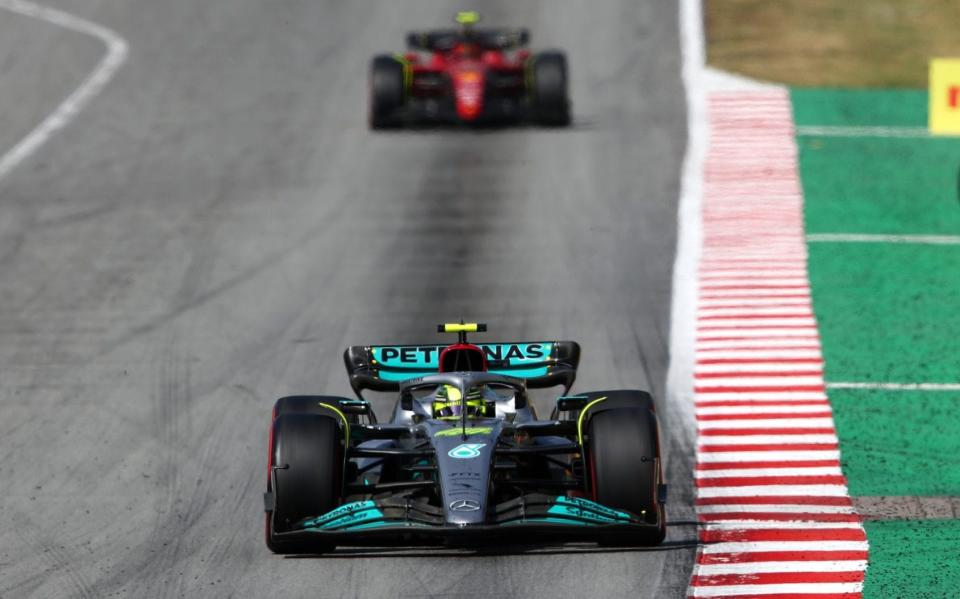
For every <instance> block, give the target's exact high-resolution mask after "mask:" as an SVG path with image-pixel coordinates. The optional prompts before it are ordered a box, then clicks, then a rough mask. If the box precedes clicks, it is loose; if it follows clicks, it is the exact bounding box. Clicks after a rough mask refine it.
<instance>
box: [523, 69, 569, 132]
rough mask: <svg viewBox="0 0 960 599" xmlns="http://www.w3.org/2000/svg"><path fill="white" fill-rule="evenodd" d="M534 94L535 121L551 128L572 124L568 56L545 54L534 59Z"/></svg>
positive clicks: (532, 94) (532, 91) (532, 93)
mask: <svg viewBox="0 0 960 599" xmlns="http://www.w3.org/2000/svg"><path fill="white" fill-rule="evenodd" d="M531 68H532V69H533V73H532V80H531V82H532V85H533V89H532V90H530V91H531V96H532V104H533V113H534V118H535V119H536V121H537V122H538V123H539V124H541V125H545V126H548V127H565V126H567V125H569V124H570V99H569V98H568V96H567V57H566V56H565V55H564V54H563V53H562V52H543V53H541V54H538V55H536V56H535V57H534V58H533V65H532V67H531Z"/></svg>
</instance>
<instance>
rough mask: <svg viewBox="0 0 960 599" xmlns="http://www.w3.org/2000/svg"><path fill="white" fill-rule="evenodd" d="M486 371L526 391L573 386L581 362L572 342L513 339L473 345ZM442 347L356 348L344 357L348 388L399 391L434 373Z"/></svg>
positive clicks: (578, 348) (385, 346)
mask: <svg viewBox="0 0 960 599" xmlns="http://www.w3.org/2000/svg"><path fill="white" fill-rule="evenodd" d="M477 345H478V346H479V347H480V348H481V349H482V350H483V351H484V353H485V354H486V356H487V361H488V363H489V369H490V372H492V373H494V374H503V375H507V376H512V377H516V378H520V379H524V380H525V381H526V383H527V387H528V388H530V389H545V388H548V387H556V386H563V387H564V389H565V390H564V393H566V392H567V391H568V390H569V389H570V387H572V386H573V382H574V380H575V379H576V377H577V366H579V364H580V344H579V343H577V342H576V341H515V342H500V343H477ZM445 347H447V346H446V345H444V344H441V345H355V346H352V347H348V348H347V350H346V351H345V352H344V353H343V361H344V363H345V364H346V367H347V374H348V375H349V377H350V386H351V387H353V391H354V392H355V393H356V394H357V395H358V396H360V397H363V396H362V392H363V391H364V390H367V389H369V390H371V391H387V392H390V391H399V390H400V382H401V381H405V380H408V379H412V378H417V377H421V376H426V375H428V374H435V373H436V372H438V370H439V362H440V352H441V351H442V350H443V348H445Z"/></svg>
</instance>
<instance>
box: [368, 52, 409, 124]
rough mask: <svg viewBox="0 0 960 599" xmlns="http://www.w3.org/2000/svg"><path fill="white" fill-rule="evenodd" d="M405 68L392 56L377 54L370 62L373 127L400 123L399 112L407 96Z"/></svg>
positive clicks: (370, 117) (371, 122)
mask: <svg viewBox="0 0 960 599" xmlns="http://www.w3.org/2000/svg"><path fill="white" fill-rule="evenodd" d="M403 69H404V67H403V64H402V63H401V62H400V61H399V60H397V59H396V58H394V57H392V56H385V55H384V56H375V57H374V58H373V61H372V62H371V63H370V112H369V121H370V128H371V129H386V128H389V127H397V126H399V125H400V117H399V112H400V109H401V108H403V101H404V96H405V85H404V80H403Z"/></svg>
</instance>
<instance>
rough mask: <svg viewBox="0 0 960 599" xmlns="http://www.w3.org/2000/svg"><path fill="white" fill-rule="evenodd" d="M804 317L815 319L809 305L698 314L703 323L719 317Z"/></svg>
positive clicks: (722, 310)
mask: <svg viewBox="0 0 960 599" xmlns="http://www.w3.org/2000/svg"><path fill="white" fill-rule="evenodd" d="M787 315H791V316H804V317H808V318H812V317H813V311H812V310H811V309H810V306H809V304H807V305H803V304H798V305H794V306H778V307H775V308H768V307H760V306H754V307H750V306H746V307H740V308H707V309H703V310H700V312H698V313H697V317H698V318H699V319H700V321H701V322H703V321H704V320H705V319H708V318H713V319H715V318H717V317H718V316H733V317H737V316H741V317H742V316H787Z"/></svg>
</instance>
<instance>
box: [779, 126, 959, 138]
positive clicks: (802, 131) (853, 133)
mask: <svg viewBox="0 0 960 599" xmlns="http://www.w3.org/2000/svg"><path fill="white" fill-rule="evenodd" d="M797 135H799V136H813V137H904V138H928V137H930V130H929V129H927V128H926V127H851V126H842V125H819V126H817V125H804V126H800V127H797ZM947 137H949V136H947Z"/></svg>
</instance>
